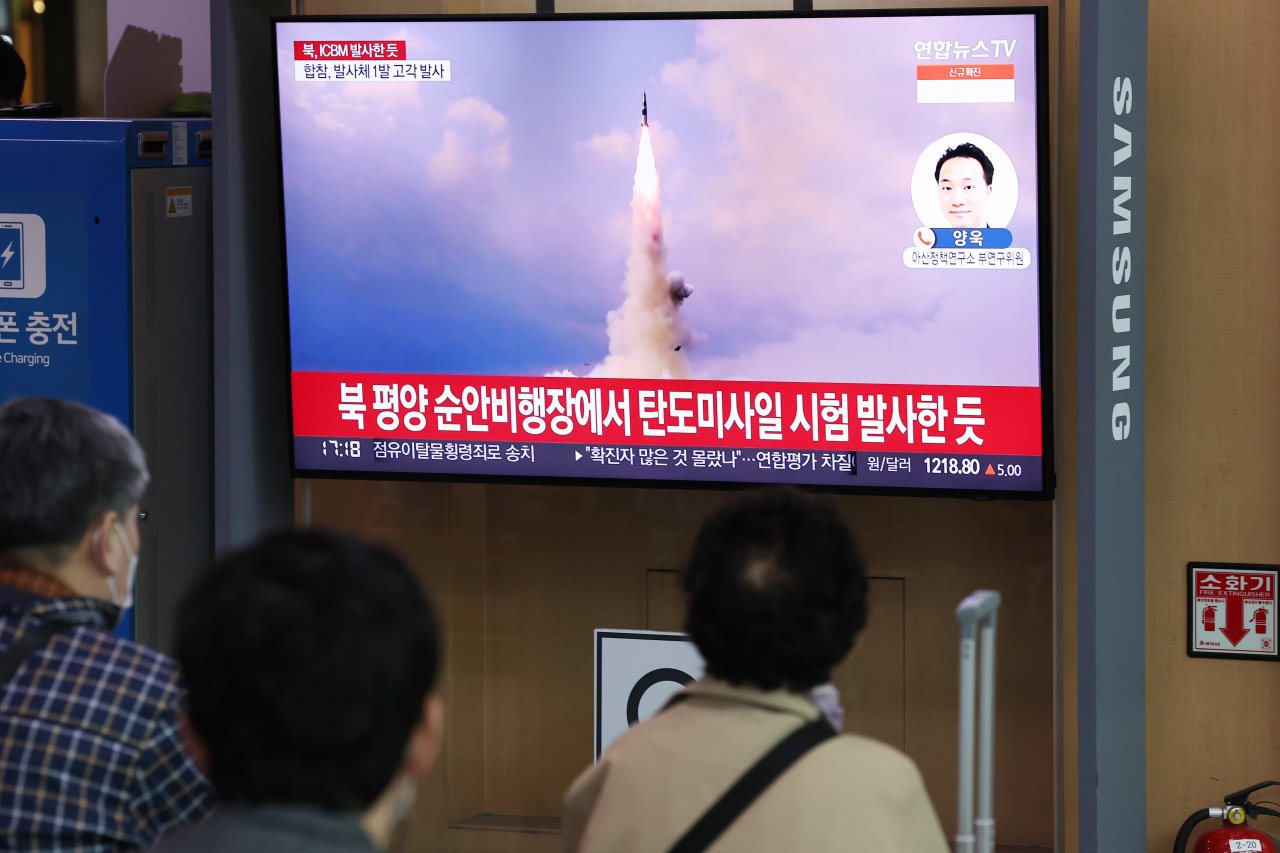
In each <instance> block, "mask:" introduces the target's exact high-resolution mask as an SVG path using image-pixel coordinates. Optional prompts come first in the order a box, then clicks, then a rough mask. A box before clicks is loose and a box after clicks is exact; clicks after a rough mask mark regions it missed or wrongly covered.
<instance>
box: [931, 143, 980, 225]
mask: <svg viewBox="0 0 1280 853" xmlns="http://www.w3.org/2000/svg"><path fill="white" fill-rule="evenodd" d="M989 201H991V187H990V186H989V185H988V184H987V181H986V177H985V176H984V175H983V174H982V164H981V163H979V162H978V161H977V160H974V159H973V158H972V157H952V158H951V159H950V160H948V161H947V162H945V163H943V164H942V170H941V171H940V172H939V173H938V205H939V206H940V207H941V208H942V212H943V213H944V214H945V215H946V217H947V221H948V222H950V223H951V224H952V225H953V226H954V227H956V228H985V227H987V203H988V202H989Z"/></svg>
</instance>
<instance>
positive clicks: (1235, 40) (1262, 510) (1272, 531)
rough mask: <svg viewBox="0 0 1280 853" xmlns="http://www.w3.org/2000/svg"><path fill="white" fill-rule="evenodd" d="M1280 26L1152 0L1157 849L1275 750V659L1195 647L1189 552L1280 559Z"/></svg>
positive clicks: (1243, 1)
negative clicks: (1279, 178)
mask: <svg viewBox="0 0 1280 853" xmlns="http://www.w3.org/2000/svg"><path fill="white" fill-rule="evenodd" d="M1278 40H1280V5H1278V4H1276V3H1254V2H1248V1H1247V0H1151V6H1150V61H1149V75H1150V112H1149V119H1148V138H1149V147H1150V153H1149V159H1148V165H1147V175H1148V178H1147V192H1148V202H1147V234H1148V238H1147V258H1148V261H1147V263H1148V267H1147V412H1148V413H1149V416H1148V423H1147V768H1148V773H1147V801H1148V807H1147V821H1148V838H1149V847H1150V848H1151V849H1168V847H1169V846H1170V844H1171V843H1172V841H1173V836H1174V834H1175V833H1176V832H1177V829H1178V826H1179V824H1181V822H1182V820H1183V819H1184V818H1185V817H1186V816H1187V815H1188V814H1190V813H1191V812H1193V811H1195V810H1197V809H1200V808H1204V807H1206V806H1211V805H1221V804H1222V796H1223V794H1226V793H1230V792H1231V791H1234V790H1237V789H1239V788H1243V787H1245V786H1246V785H1249V784H1253V783H1254V782H1259V781H1262V780H1263V779H1273V778H1276V776H1277V772H1276V771H1277V766H1278V765H1280V737H1278V736H1277V733H1278V726H1277V723H1276V722H1275V719H1276V714H1275V713H1274V712H1273V709H1275V708H1277V707H1280V667H1277V666H1276V665H1275V664H1267V663H1260V662H1253V661H1222V660H1204V659H1195V660H1193V659H1191V658H1188V657H1187V655H1186V630H1187V627H1186V594H1187V593H1186V588H1185V587H1186V563H1187V561H1189V560H1222V561H1229V562H1259V563H1280V524H1277V521H1276V520H1277V519H1278V518H1280V395H1278V394H1277V390H1278V389H1280V336H1277V333H1276V330H1277V328H1278V327H1280V286H1277V269H1280V239H1277V234H1278V233H1280V195H1278V194H1277V193H1276V192H1275V190H1274V189H1273V188H1272V187H1271V186H1270V181H1269V180H1267V179H1266V177H1265V175H1266V173H1267V171H1268V165H1267V164H1270V163H1271V162H1272V161H1274V159H1275V154H1274V152H1275V148H1276V145H1275V140H1276V139H1277V138H1278V137H1280V52H1278V51H1277V50H1276V44H1277V43H1278ZM1273 799H1274V798H1273ZM1267 828H1268V829H1269V830H1270V831H1272V832H1276V831H1277V828H1276V825H1275V824H1274V823H1273V824H1272V825H1270V826H1268V827H1267Z"/></svg>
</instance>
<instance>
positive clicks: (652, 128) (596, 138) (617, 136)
mask: <svg viewBox="0 0 1280 853" xmlns="http://www.w3.org/2000/svg"><path fill="white" fill-rule="evenodd" d="M649 138H650V139H651V140H652V142H653V154H654V157H656V158H657V160H658V169H659V171H662V164H663V162H664V161H667V160H670V159H671V158H672V157H674V156H675V155H676V153H677V152H678V151H679V150H680V140H678V139H677V138H676V135H675V134H674V133H672V132H671V131H670V130H668V129H667V128H665V127H663V126H662V123H661V122H658V121H652V122H650V123H649ZM639 146H640V129H639V128H636V130H634V131H633V132H631V133H628V132H627V131H625V130H623V129H622V128H620V127H615V128H614V129H613V130H611V131H609V132H608V133H595V134H592V136H591V138H590V139H588V140H586V141H585V142H575V143H574V144H573V153H574V154H576V155H577V156H578V157H580V158H582V159H583V160H584V161H585V162H586V163H587V165H588V166H590V167H591V168H593V169H600V170H601V171H614V170H618V171H621V170H624V169H634V168H635V166H636V151H637V150H638V149H639ZM663 178H664V180H665V179H666V174H665V173H663Z"/></svg>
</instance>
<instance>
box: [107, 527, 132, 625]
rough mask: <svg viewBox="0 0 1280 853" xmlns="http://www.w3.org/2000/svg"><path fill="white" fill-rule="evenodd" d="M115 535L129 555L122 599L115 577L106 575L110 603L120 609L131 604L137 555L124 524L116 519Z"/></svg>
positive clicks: (124, 608) (125, 608)
mask: <svg viewBox="0 0 1280 853" xmlns="http://www.w3.org/2000/svg"><path fill="white" fill-rule="evenodd" d="M116 535H118V536H119V537H120V544H121V545H123V546H124V552H125V553H126V554H128V555H129V574H128V576H127V578H126V579H125V591H124V600H121V599H120V594H119V592H118V591H117V589H116V579H115V577H113V576H112V575H107V589H109V590H111V603H112V604H117V605H119V606H120V609H121V610H128V609H129V608H130V607H132V606H133V580H134V575H135V574H136V573H137V571H138V555H137V554H135V553H133V548H132V547H131V546H130V545H129V536H128V534H126V533H125V529H124V525H123V524H121V523H120V522H118V521H117V522H116Z"/></svg>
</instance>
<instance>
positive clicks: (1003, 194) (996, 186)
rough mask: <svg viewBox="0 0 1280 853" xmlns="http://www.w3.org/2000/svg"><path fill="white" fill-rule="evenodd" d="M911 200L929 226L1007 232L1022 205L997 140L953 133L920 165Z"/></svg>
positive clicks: (1009, 163)
mask: <svg viewBox="0 0 1280 853" xmlns="http://www.w3.org/2000/svg"><path fill="white" fill-rule="evenodd" d="M911 201H912V204H913V205H914V206H915V209H916V215H917V216H919V217H920V222H921V223H922V224H924V225H927V226H928V227H930V228H965V229H973V228H1005V227H1007V226H1008V224H1009V220H1010V219H1012V218H1013V212H1014V210H1015V209H1016V208H1017V206H1018V175H1017V172H1015V171H1014V168H1013V161H1012V160H1010V159H1009V155H1008V154H1006V153H1005V152H1004V149H1003V148H1001V147H1000V146H999V145H997V144H996V143H995V142H993V141H992V140H990V139H988V138H987V137H985V136H979V135H978V134H976V133H950V134H947V135H946V136H944V137H942V138H941V139H938V140H936V141H934V142H932V143H930V144H929V146H928V147H926V148H925V149H924V152H923V153H922V154H921V155H920V159H919V160H917V161H916V167H915V169H914V170H913V172H912V174H911Z"/></svg>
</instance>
